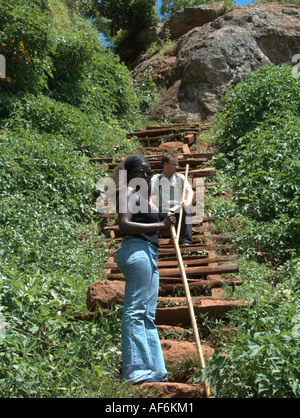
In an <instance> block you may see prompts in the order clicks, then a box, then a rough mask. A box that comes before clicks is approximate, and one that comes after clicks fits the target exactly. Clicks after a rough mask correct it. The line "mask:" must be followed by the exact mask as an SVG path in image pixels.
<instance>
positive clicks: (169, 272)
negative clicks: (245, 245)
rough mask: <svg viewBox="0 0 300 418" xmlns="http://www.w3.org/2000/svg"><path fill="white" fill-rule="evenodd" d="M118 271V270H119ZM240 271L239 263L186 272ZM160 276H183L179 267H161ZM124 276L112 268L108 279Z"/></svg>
mask: <svg viewBox="0 0 300 418" xmlns="http://www.w3.org/2000/svg"><path fill="white" fill-rule="evenodd" d="M117 271H118V272H117ZM238 271H239V266H238V264H221V265H217V266H214V267H209V266H196V267H186V268H185V273H186V275H187V276H188V277H201V276H205V275H207V274H209V275H214V274H227V273H237V272H238ZM159 276H160V277H161V278H163V277H170V276H172V277H181V272H180V269H179V268H160V269H159ZM121 277H124V276H123V274H122V273H120V272H119V270H117V269H115V270H112V272H111V273H110V274H108V275H107V279H111V280H115V279H120V278H121Z"/></svg>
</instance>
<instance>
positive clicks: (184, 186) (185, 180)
mask: <svg viewBox="0 0 300 418" xmlns="http://www.w3.org/2000/svg"><path fill="white" fill-rule="evenodd" d="M188 171H189V165H188V164H187V165H186V166H185V176H184V183H183V188H182V197H181V206H180V212H179V219H178V225H177V234H176V241H177V242H179V236H180V229H181V222H182V213H183V207H182V202H183V200H184V196H185V188H186V182H187V176H188Z"/></svg>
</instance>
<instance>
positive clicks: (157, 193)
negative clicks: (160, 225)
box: [151, 173, 193, 213]
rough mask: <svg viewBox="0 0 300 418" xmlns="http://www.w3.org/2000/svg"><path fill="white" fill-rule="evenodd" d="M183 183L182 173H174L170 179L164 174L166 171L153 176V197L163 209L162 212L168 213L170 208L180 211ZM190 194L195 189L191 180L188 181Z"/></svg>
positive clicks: (187, 191)
mask: <svg viewBox="0 0 300 418" xmlns="http://www.w3.org/2000/svg"><path fill="white" fill-rule="evenodd" d="M183 184H184V175H183V174H180V173H175V174H173V175H172V176H171V177H170V178H169V179H168V178H167V177H166V176H165V175H164V173H162V174H155V176H153V177H152V179H151V198H152V201H153V203H154V204H155V205H156V207H157V208H158V209H159V210H161V212H163V213H167V212H168V211H169V210H172V211H174V212H179V210H180V206H181V199H182V189H183ZM190 193H191V194H190ZM189 195H193V189H192V186H191V184H190V183H189V181H187V182H186V196H189ZM185 199H186V197H185ZM190 203H191V202H190Z"/></svg>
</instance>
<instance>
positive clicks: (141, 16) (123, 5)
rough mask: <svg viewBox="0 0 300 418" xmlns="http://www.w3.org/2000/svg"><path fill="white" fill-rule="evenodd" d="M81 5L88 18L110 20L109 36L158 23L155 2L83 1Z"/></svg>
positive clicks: (153, 0)
mask: <svg viewBox="0 0 300 418" xmlns="http://www.w3.org/2000/svg"><path fill="white" fill-rule="evenodd" d="M81 3H82V8H83V9H84V10H85V12H86V13H87V14H88V15H89V16H92V17H97V14H99V15H100V16H102V17H105V18H106V19H109V20H110V31H111V35H115V34H116V33H117V32H118V30H119V29H123V30H128V31H130V32H136V31H137V30H139V29H141V28H143V27H151V26H153V25H155V24H156V23H157V21H158V17H157V14H156V8H155V3H156V0H131V1H128V0H101V1H97V2H94V1H91V0H83V1H82V2H81Z"/></svg>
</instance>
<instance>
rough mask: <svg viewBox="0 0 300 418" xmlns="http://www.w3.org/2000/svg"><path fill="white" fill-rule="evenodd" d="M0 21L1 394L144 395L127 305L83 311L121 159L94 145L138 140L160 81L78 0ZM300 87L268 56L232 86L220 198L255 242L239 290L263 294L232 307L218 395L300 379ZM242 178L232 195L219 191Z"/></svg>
mask: <svg viewBox="0 0 300 418" xmlns="http://www.w3.org/2000/svg"><path fill="white" fill-rule="evenodd" d="M0 35H1V37H0V53H1V54H2V55H4V56H5V58H6V63H7V68H6V73H7V74H6V75H7V77H6V78H5V79H0V115H1V117H0V173H1V175H0V322H1V323H0V331H1V332H0V394H1V395H0V396H1V397H3V398H5V397H127V396H134V393H135V389H134V388H132V387H128V386H127V385H126V384H124V383H122V382H121V381H120V380H117V379H116V376H118V375H119V371H120V347H121V342H120V337H121V332H120V315H119V307H117V308H116V309H115V310H112V311H109V312H107V314H104V315H102V316H101V318H100V319H98V320H97V321H92V322H89V321H84V320H80V319H78V318H76V316H77V315H78V313H80V312H83V311H85V310H86V306H85V302H86V301H85V299H86V292H87V288H88V286H89V285H90V284H91V283H93V282H95V281H97V280H101V279H102V278H103V277H104V274H103V273H104V272H103V269H102V265H103V262H104V261H105V260H106V258H107V254H106V250H105V249H104V248H100V249H97V250H96V249H95V248H94V243H95V240H99V239H101V231H100V233H99V219H98V217H97V212H96V205H95V203H96V193H95V180H96V179H97V178H98V177H100V176H105V175H106V174H105V173H104V172H102V171H101V168H96V167H94V166H93V165H91V164H90V162H89V157H97V156H105V155H112V154H116V153H119V154H121V155H124V154H129V153H131V152H134V151H136V150H137V149H138V144H137V143H136V142H135V141H132V142H130V143H129V142H127V140H126V135H125V134H126V132H127V131H129V130H132V129H133V128H137V127H139V126H141V124H142V123H143V117H144V115H145V113H147V112H146V110H147V109H149V105H150V103H151V100H152V99H153V97H154V96H155V90H154V88H153V83H152V82H151V78H150V77H149V74H148V75H146V76H145V80H144V81H143V82H141V83H138V84H134V83H133V81H132V79H131V76H130V73H129V71H128V70H127V68H126V67H125V66H124V65H123V64H121V63H120V62H119V59H118V58H117V57H116V55H114V54H113V52H112V51H109V50H107V49H105V48H104V47H103V45H102V44H101V42H100V40H99V36H98V33H97V31H96V29H95V28H94V26H93V25H92V24H91V22H90V21H88V20H86V19H85V18H83V17H82V15H81V11H80V8H79V3H78V2H76V1H67V0H66V1H59V0H48V1H36V2H32V1H29V0H25V1H24V0H22V1H21V0H15V1H6V2H5V4H4V3H1V4H0ZM266 80H269V81H268V82H266ZM274 86H275V87H274ZM276 86H277V87H276ZM274 89H275V90H274ZM276 89H277V90H276ZM299 103H300V102H299V82H298V79H296V78H294V77H292V75H291V68H290V67H285V66H283V67H278V68H277V67H276V68H275V70H272V69H269V68H263V69H262V70H261V71H259V72H257V73H256V74H254V75H253V76H252V77H250V78H249V80H248V81H247V82H245V83H243V84H241V85H239V86H237V88H236V89H235V90H233V91H232V92H230V93H229V95H228V96H226V99H225V100H224V108H223V112H222V113H221V114H220V117H219V119H218V120H217V123H216V125H215V128H214V131H215V137H214V138H215V139H214V140H215V142H216V143H217V144H218V146H219V147H220V151H221V153H220V154H219V155H218V157H217V158H216V159H215V161H214V164H215V165H216V167H217V168H218V170H219V174H218V186H216V188H215V190H214V189H212V190H211V191H212V196H213V197H212V198H211V199H210V202H209V207H208V208H209V210H210V213H211V214H213V215H215V216H216V228H219V229H220V230H222V231H225V230H226V228H230V229H231V230H232V229H235V236H236V241H235V246H236V250H239V251H240V252H241V253H242V254H243V256H242V257H241V261H240V270H241V272H240V275H241V277H242V278H243V280H244V285H243V286H242V287H241V289H240V290H238V291H237V293H236V294H235V295H234V297H237V298H244V299H248V300H249V299H251V300H252V301H253V300H254V301H255V302H256V303H257V305H254V306H253V307H252V308H251V309H250V308H249V309H247V308H245V309H244V310H239V311H238V312H236V313H233V314H232V316H231V318H229V319H227V321H230V324H232V326H234V327H235V329H236V330H237V331H236V332H235V335H234V336H232V335H231V336H230V338H224V336H223V335H222V336H219V339H218V343H217V347H219V349H220V351H218V350H217V352H216V356H215V358H214V359H213V360H212V361H211V363H210V365H209V367H208V368H207V372H208V373H209V376H210V379H211V382H212V383H216V388H217V390H218V392H219V396H225V397H226V396H231V397H232V396H237V397H247V396H250V397H251V396H253V397H284V396H287V397H291V396H292V397H295V396H299V394H300V384H299V376H300V373H299V362H298V357H299V334H297V332H298V331H297V330H298V328H297V326H298V324H299V323H300V319H299V317H298V316H297V315H299V314H300V312H299V290H300V285H299V281H300V279H299V271H300V267H299V242H298V241H299ZM245 127H246V128H247V129H245ZM258 150H260V151H261V152H258ZM232 179H233V182H232ZM229 187H230V188H233V189H234V191H235V193H234V196H233V198H232V199H230V200H228V201H225V200H224V199H220V198H219V197H218V196H219V195H220V192H221V191H222V190H226V189H228V188H229ZM214 194H215V196H214ZM230 217H231V218H233V219H234V221H232V222H231V223H229V224H228V223H227V224H226V225H225V222H224V220H225V219H228V218H230ZM209 326H211V327H214V331H213V333H214V334H215V335H216V334H217V330H218V324H209ZM3 330H4V331H5V332H3ZM223 343H224V344H225V343H226V348H227V349H228V350H229V351H228V354H227V355H226V356H225V357H223V356H222V357H221V355H220V353H221V352H222V349H223ZM231 344H232V345H231ZM258 371H259V373H258ZM202 378H203V377H202V376H201V373H200V371H199V370H197V367H196V368H195V370H194V373H193V379H194V380H195V379H196V381H197V379H198V380H201V379H202ZM224 383H226V385H225V384H224Z"/></svg>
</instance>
